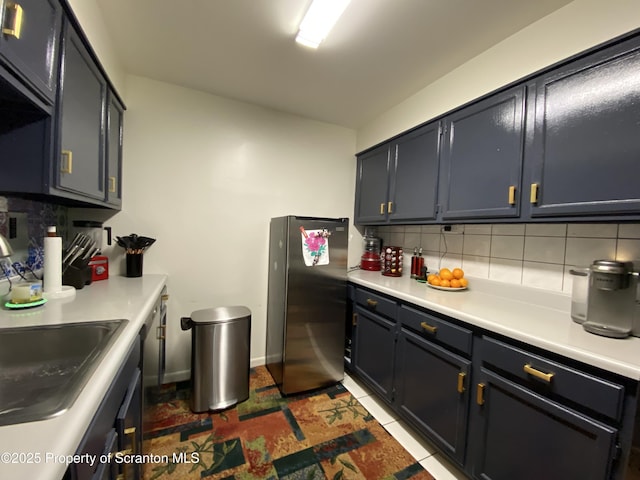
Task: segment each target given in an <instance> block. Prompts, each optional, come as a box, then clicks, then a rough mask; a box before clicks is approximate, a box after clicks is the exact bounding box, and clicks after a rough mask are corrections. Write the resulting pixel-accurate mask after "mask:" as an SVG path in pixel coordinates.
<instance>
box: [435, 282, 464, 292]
mask: <svg viewBox="0 0 640 480" xmlns="http://www.w3.org/2000/svg"><path fill="white" fill-rule="evenodd" d="M427 287H429V288H435V289H436V290H443V291H445V292H459V291H460V290H466V289H467V288H469V287H458V288H453V287H440V286H435V285H431V284H430V283H427Z"/></svg>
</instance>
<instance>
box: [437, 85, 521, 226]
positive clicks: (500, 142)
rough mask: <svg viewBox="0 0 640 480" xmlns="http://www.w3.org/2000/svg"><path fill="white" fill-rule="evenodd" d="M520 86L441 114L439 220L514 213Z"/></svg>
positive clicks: (518, 176) (518, 164)
mask: <svg viewBox="0 0 640 480" xmlns="http://www.w3.org/2000/svg"><path fill="white" fill-rule="evenodd" d="M524 90H525V87H523V86H519V87H516V88H513V89H510V90H508V91H506V92H502V93H499V94H496V95H493V96H491V97H489V98H486V99H484V100H482V101H480V102H477V103H474V104H472V105H470V106H468V107H465V108H462V109H461V110H458V111H457V112H455V113H453V114H451V115H449V116H448V117H446V118H445V133H444V141H443V149H442V173H441V177H440V182H441V183H440V188H441V205H442V219H443V220H464V219H478V218H502V217H518V215H519V214H520V202H519V193H520V192H519V190H520V182H521V172H522V157H523V144H524V128H523V125H524V106H525V103H524V100H525V98H524Z"/></svg>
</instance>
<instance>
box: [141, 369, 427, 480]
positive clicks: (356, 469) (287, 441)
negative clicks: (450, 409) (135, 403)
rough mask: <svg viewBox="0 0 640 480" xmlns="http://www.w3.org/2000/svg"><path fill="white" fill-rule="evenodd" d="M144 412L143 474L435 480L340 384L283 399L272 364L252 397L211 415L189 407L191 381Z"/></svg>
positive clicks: (166, 390) (256, 375) (260, 373)
mask: <svg viewBox="0 0 640 480" xmlns="http://www.w3.org/2000/svg"><path fill="white" fill-rule="evenodd" d="M153 401H154V402H155V403H153V404H152V405H150V406H148V407H147V408H146V409H145V424H146V426H147V430H146V434H145V438H144V447H143V449H144V451H143V453H144V454H145V455H147V456H148V460H149V461H148V462H147V463H145V465H144V469H143V471H144V477H143V478H144V479H145V480H155V479H161V480H164V479H181V480H182V479H200V478H207V479H225V480H226V479H228V480H231V479H238V480H240V479H243V480H245V479H246V480H249V479H287V480H297V479H305V480H314V479H326V478H330V479H398V480H401V479H408V478H411V479H416V480H433V477H432V476H431V475H430V474H429V473H428V472H427V471H426V470H424V469H423V468H422V467H421V466H420V464H418V463H417V462H416V461H415V459H414V458H413V457H412V456H411V455H409V453H408V452H407V451H406V450H404V448H403V447H402V446H401V445H400V444H399V443H398V442H397V441H396V440H395V439H394V438H393V437H392V436H391V435H390V434H389V433H388V432H387V431H386V430H385V429H384V428H383V427H382V426H381V425H380V424H379V423H378V422H377V421H376V420H375V419H374V418H373V417H372V416H371V415H370V414H369V412H367V411H366V410H365V409H364V407H363V406H362V405H360V403H358V401H357V400H356V399H355V398H354V397H353V396H352V395H351V394H350V393H349V392H348V391H347V390H346V389H345V388H344V387H343V386H342V384H337V385H335V386H332V387H329V388H325V389H322V390H316V391H313V392H310V393H305V394H300V395H292V396H288V397H282V395H281V394H280V391H279V390H278V387H277V386H276V385H275V384H274V381H273V378H272V377H271V375H270V374H269V372H268V370H267V369H266V367H264V366H261V367H257V368H255V369H252V370H251V375H250V397H249V399H248V400H247V401H245V402H242V403H240V404H238V405H236V406H235V407H233V408H231V409H228V410H225V411H222V412H218V413H212V414H194V413H192V412H191V411H190V410H189V384H188V382H184V383H178V384H169V385H165V386H163V387H162V390H160V391H159V392H156V395H155V398H154V399H153Z"/></svg>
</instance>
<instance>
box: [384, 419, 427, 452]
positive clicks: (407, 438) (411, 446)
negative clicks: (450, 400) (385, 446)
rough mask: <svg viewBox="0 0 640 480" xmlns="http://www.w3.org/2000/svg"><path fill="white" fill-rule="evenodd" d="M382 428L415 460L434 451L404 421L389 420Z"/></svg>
mask: <svg viewBox="0 0 640 480" xmlns="http://www.w3.org/2000/svg"><path fill="white" fill-rule="evenodd" d="M384 428H385V429H386V430H387V432H389V433H390V434H391V435H392V436H393V438H395V439H396V440H397V441H398V443H399V444H400V445H402V446H403V447H404V448H405V449H406V450H407V451H408V452H409V453H410V454H411V455H412V456H413V458H415V459H416V460H417V461H421V460H424V459H425V458H427V457H430V456H431V455H433V454H434V453H435V449H434V448H433V447H432V446H431V445H430V444H429V443H428V442H427V441H425V440H424V439H423V438H421V437H420V436H419V435H418V434H417V433H416V432H415V431H413V429H411V427H408V426H407V425H406V424H405V423H404V422H401V421H398V422H391V423H388V424H386V425H384Z"/></svg>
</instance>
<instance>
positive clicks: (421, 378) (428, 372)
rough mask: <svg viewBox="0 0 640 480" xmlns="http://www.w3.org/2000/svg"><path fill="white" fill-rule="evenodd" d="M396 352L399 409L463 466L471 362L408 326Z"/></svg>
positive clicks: (397, 403) (402, 331) (396, 382)
mask: <svg viewBox="0 0 640 480" xmlns="http://www.w3.org/2000/svg"><path fill="white" fill-rule="evenodd" d="M397 352H398V354H397V358H396V371H395V382H394V388H395V392H396V405H397V408H398V409H399V411H400V413H401V414H402V415H403V417H405V418H406V419H407V420H408V421H409V422H411V423H412V424H413V425H414V426H415V427H417V428H418V429H419V430H420V431H422V432H423V433H424V434H425V435H427V436H428V437H429V438H430V439H431V440H432V441H434V442H436V443H437V444H438V445H439V446H440V447H441V448H442V449H444V450H445V451H446V452H448V453H449V455H451V457H452V458H453V459H455V460H457V461H458V462H459V463H460V465H463V464H464V455H465V447H466V443H467V414H468V410H469V408H468V407H469V392H468V389H469V385H468V382H469V381H470V370H471V362H470V361H469V360H466V359H464V358H462V357H460V356H458V355H455V354H453V353H451V352H449V351H447V350H446V349H444V348H442V347H440V346H438V345H435V344H433V343H431V342H429V341H427V340H425V339H424V338H421V337H420V336H418V335H415V334H414V333H411V332H409V331H407V330H405V329H402V330H401V332H400V337H399V339H398V349H397Z"/></svg>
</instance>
